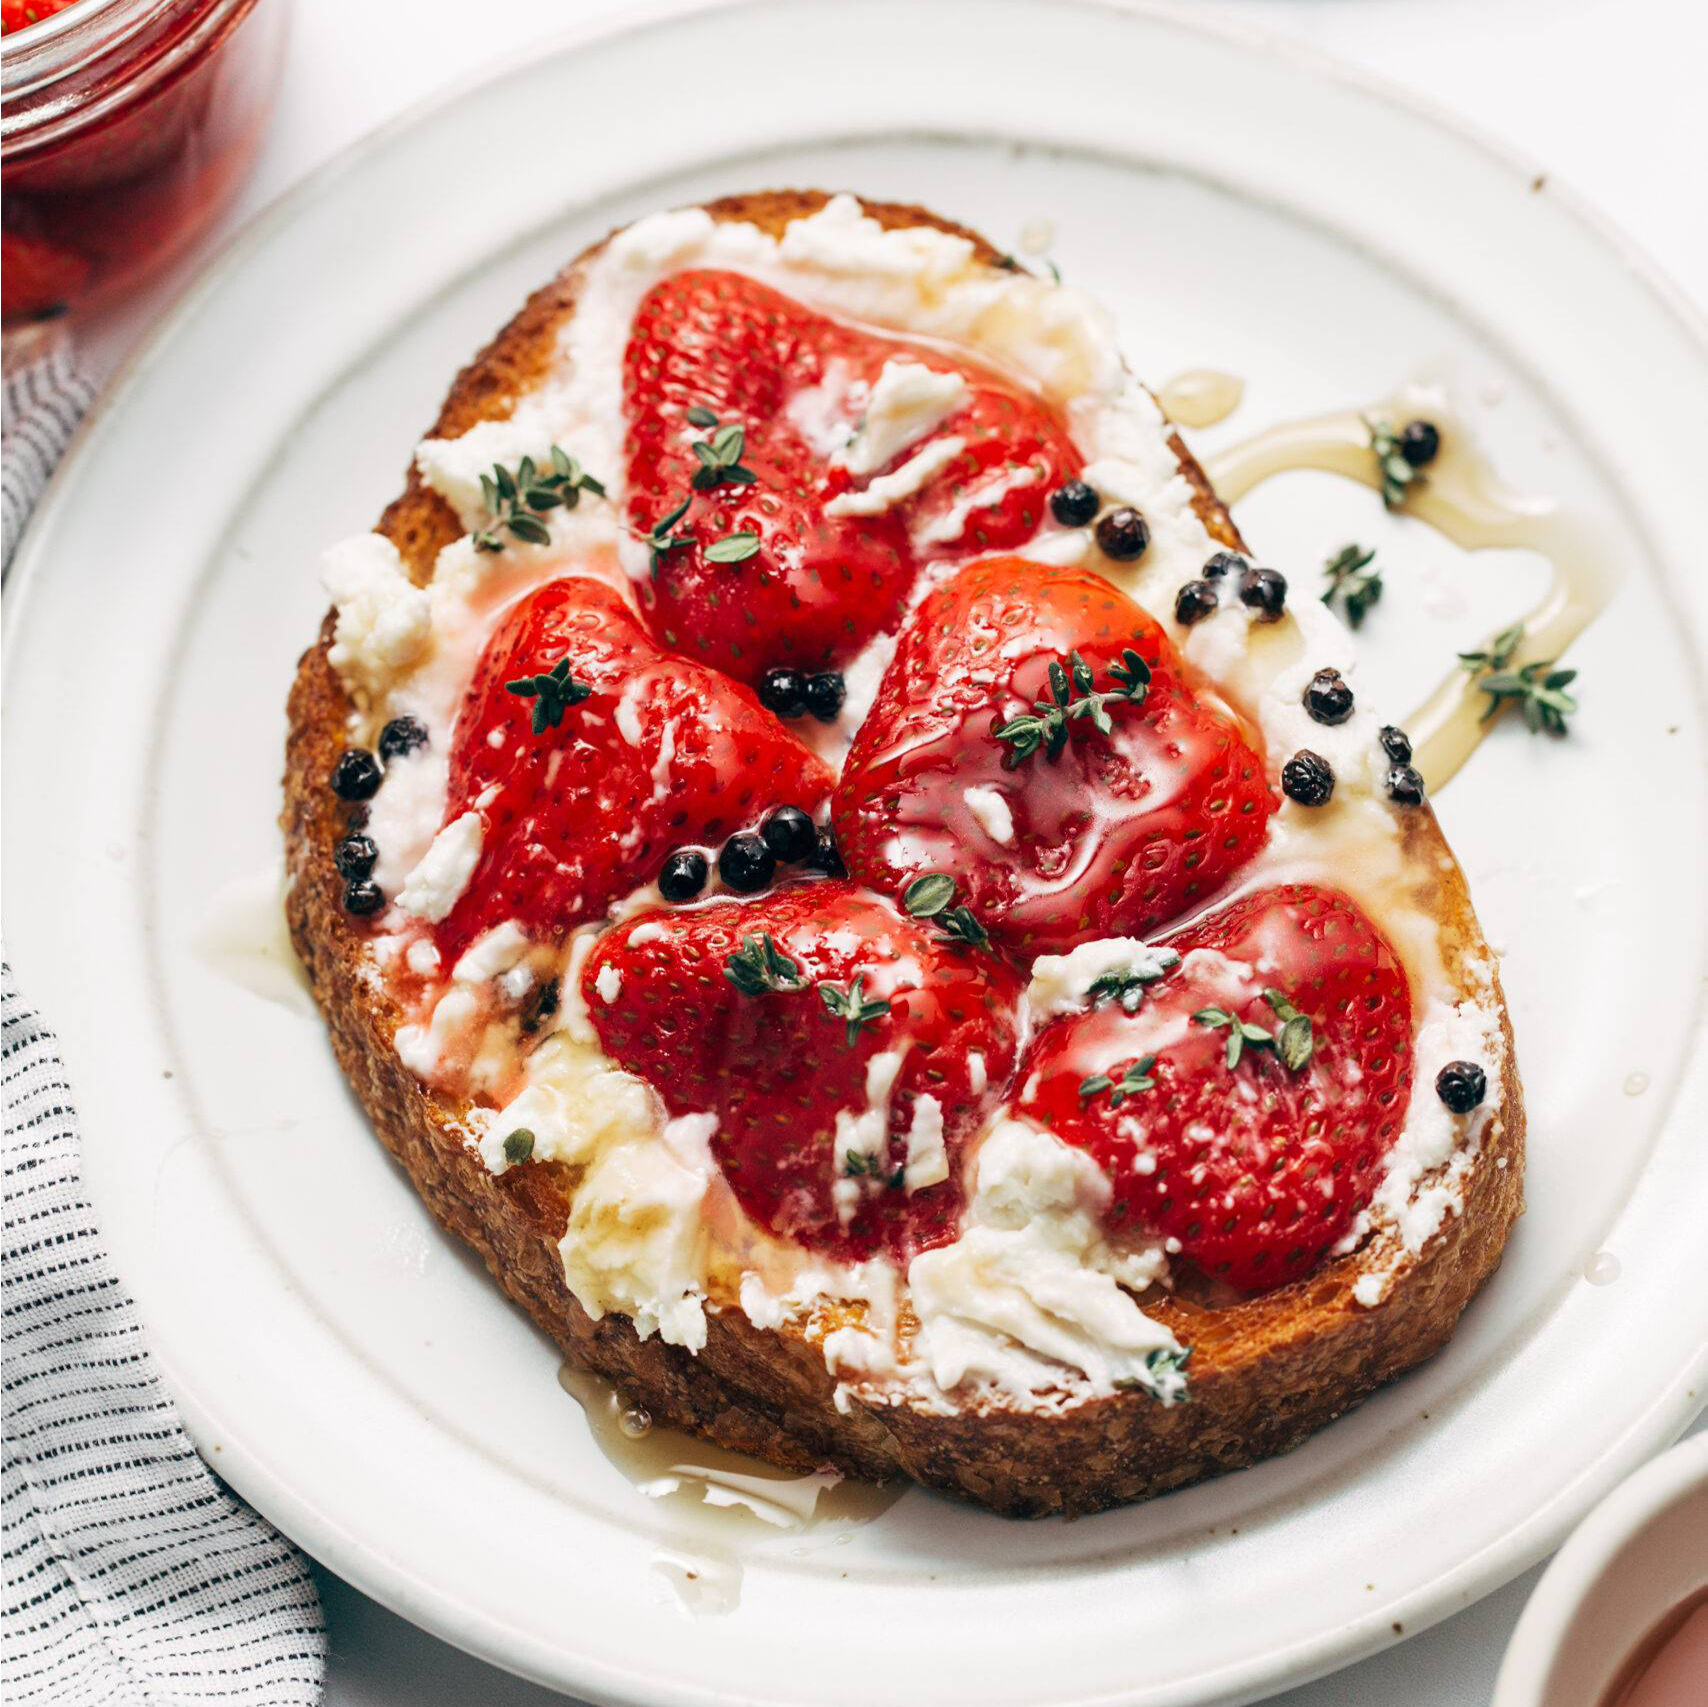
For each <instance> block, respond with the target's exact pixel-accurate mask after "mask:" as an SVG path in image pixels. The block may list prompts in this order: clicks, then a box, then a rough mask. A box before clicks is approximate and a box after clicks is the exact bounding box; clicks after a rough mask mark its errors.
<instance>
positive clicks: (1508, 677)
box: [1477, 658, 1578, 735]
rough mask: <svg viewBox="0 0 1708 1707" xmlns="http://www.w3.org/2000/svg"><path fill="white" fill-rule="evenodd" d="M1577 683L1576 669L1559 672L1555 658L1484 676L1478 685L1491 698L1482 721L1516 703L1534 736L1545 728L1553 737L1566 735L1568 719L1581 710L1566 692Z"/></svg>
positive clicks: (1527, 727) (1525, 724)
mask: <svg viewBox="0 0 1708 1707" xmlns="http://www.w3.org/2000/svg"><path fill="white" fill-rule="evenodd" d="M1576 680H1577V671H1576V670H1556V669H1555V668H1554V660H1553V659H1552V658H1546V659H1543V660H1542V661H1541V662H1540V663H1535V664H1526V665H1525V666H1524V668H1523V669H1521V670H1503V671H1500V672H1499V673H1497V674H1495V675H1492V676H1484V677H1483V679H1482V680H1481V681H1480V682H1478V683H1477V686H1478V687H1479V688H1480V689H1481V690H1482V691H1483V692H1484V693H1486V694H1487V695H1488V696H1489V708H1488V710H1487V711H1485V712H1484V713H1483V717H1482V720H1483V722H1485V723H1487V722H1488V720H1489V719H1490V718H1491V717H1493V716H1494V714H1495V713H1496V712H1497V711H1499V710H1500V708H1501V707H1502V706H1503V705H1504V704H1505V703H1506V702H1507V701H1508V700H1517V701H1518V706H1519V710H1520V712H1521V713H1522V714H1523V717H1524V726H1525V728H1526V729H1528V730H1529V731H1530V733H1531V734H1532V735H1535V734H1538V733H1540V732H1541V731H1542V730H1544V729H1545V730H1547V732H1548V733H1549V734H1550V735H1564V734H1565V732H1566V719H1567V718H1568V717H1569V716H1570V715H1571V714H1572V713H1573V712H1574V711H1576V710H1577V708H1578V702H1577V701H1576V700H1575V699H1573V698H1572V696H1571V695H1570V694H1569V693H1566V692H1565V691H1564V690H1565V688H1566V687H1567V685H1568V684H1570V683H1571V682H1574V681H1576Z"/></svg>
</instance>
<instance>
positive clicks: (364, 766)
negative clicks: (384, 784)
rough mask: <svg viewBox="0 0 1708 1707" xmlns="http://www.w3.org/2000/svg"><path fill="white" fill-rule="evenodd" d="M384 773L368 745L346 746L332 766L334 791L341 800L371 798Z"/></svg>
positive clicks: (377, 790) (377, 788) (377, 789)
mask: <svg viewBox="0 0 1708 1707" xmlns="http://www.w3.org/2000/svg"><path fill="white" fill-rule="evenodd" d="M383 776H384V773H383V772H382V771H381V770H380V762H379V760H378V759H376V758H375V757H374V755H373V754H372V753H370V752H369V751H368V749H367V748H366V747H346V748H345V749H344V751H343V752H341V753H340V754H339V755H338V763H337V764H335V765H334V766H333V767H332V792H333V793H334V794H336V795H337V796H338V798H339V799H340V800H371V799H372V798H373V797H374V795H375V794H377V793H378V792H379V786H380V782H381V779H382V777H383Z"/></svg>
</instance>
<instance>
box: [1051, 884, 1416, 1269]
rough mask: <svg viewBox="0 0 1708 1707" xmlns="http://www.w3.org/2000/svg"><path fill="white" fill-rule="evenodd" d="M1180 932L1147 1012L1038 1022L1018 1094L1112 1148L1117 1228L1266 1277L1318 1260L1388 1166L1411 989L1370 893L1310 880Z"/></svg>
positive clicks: (1103, 1151)
mask: <svg viewBox="0 0 1708 1707" xmlns="http://www.w3.org/2000/svg"><path fill="white" fill-rule="evenodd" d="M1168 943H1169V945H1170V946H1171V947H1173V948H1174V949H1176V950H1177V951H1178V952H1179V953H1180V954H1181V956H1182V959H1181V961H1180V963H1179V964H1178V965H1177V966H1176V967H1175V968H1174V969H1173V970H1172V971H1171V972H1168V973H1166V974H1165V975H1164V976H1163V977H1162V978H1161V979H1160V980H1158V981H1156V982H1154V983H1151V984H1149V985H1148V986H1147V987H1146V989H1145V993H1144V995H1143V997H1142V999H1141V1000H1138V1001H1137V1002H1136V1004H1135V1005H1134V1009H1133V1011H1131V1012H1129V1011H1127V1009H1126V1008H1125V1007H1123V1006H1122V1005H1121V1003H1120V1002H1119V1001H1116V1000H1104V1001H1101V1002H1099V1004H1098V1005H1096V1006H1094V1007H1090V1008H1089V1009H1088V1011H1087V1012H1085V1013H1084V1014H1079V1015H1073V1016H1070V1017H1068V1018H1065V1019H1061V1020H1058V1021H1057V1022H1056V1023H1054V1024H1052V1025H1050V1026H1048V1027H1047V1028H1046V1029H1045V1030H1044V1031H1043V1032H1041V1033H1040V1034H1039V1036H1038V1038H1037V1040H1036V1042H1035V1043H1034V1044H1033V1045H1032V1049H1031V1052H1030V1054H1029V1055H1028V1057H1027V1059H1026V1061H1025V1063H1024V1065H1023V1067H1022V1083H1023V1084H1024V1086H1025V1094H1024V1095H1023V1096H1022V1099H1021V1101H1020V1104H1019V1107H1020V1110H1021V1112H1022V1113H1024V1114H1026V1115H1029V1116H1031V1117H1032V1118H1033V1119H1035V1120H1037V1121H1039V1122H1040V1123H1041V1124H1043V1125H1045V1126H1048V1127H1049V1128H1050V1130H1051V1131H1053V1132H1055V1133H1057V1134H1058V1135H1059V1136H1060V1137H1062V1138H1063V1139H1065V1140H1066V1141H1067V1142H1068V1143H1070V1144H1076V1145H1079V1146H1080V1147H1082V1148H1083V1149H1085V1150H1087V1151H1089V1152H1090V1154H1091V1155H1092V1156H1094V1157H1095V1158H1096V1160H1097V1162H1098V1164H1099V1165H1100V1166H1101V1167H1102V1169H1103V1171H1104V1172H1105V1173H1106V1174H1107V1175H1108V1177H1109V1181H1110V1184H1111V1185H1112V1187H1113V1188H1114V1189H1113V1194H1112V1196H1111V1199H1110V1205H1109V1209H1108V1212H1107V1219H1108V1224H1109V1226H1110V1227H1111V1228H1112V1229H1115V1230H1118V1231H1131V1230H1138V1231H1142V1232H1146V1233H1151V1234H1156V1235H1161V1236H1165V1237H1172V1238H1175V1239H1178V1240H1179V1241H1180V1246H1181V1254H1182V1255H1183V1256H1184V1257H1185V1258H1186V1259H1187V1260H1188V1261H1190V1262H1192V1263H1193V1264H1195V1265H1196V1266H1197V1267H1198V1268H1199V1269H1200V1270H1201V1271H1202V1272H1204V1273H1205V1274H1208V1275H1212V1276H1216V1277H1219V1278H1222V1279H1224V1280H1227V1281H1229V1282H1231V1283H1232V1284H1233V1285H1234V1286H1236V1287H1239V1288H1241V1289H1243V1290H1246V1291H1252V1292H1258V1291H1268V1290H1269V1289H1271V1288H1273V1287H1276V1286H1280V1285H1283V1284H1284V1283H1285V1282H1287V1281H1289V1280H1294V1279H1297V1278H1298V1277H1299V1276H1300V1275H1302V1274H1306V1273H1308V1272H1309V1271H1310V1270H1311V1269H1312V1268H1313V1267H1314V1266H1315V1265H1316V1264H1317V1263H1318V1262H1320V1261H1321V1260H1322V1258H1323V1257H1324V1255H1325V1254H1326V1253H1327V1252H1328V1250H1329V1249H1330V1247H1331V1246H1333V1245H1334V1244H1335V1243H1336V1241H1338V1240H1339V1239H1340V1238H1341V1237H1342V1236H1343V1235H1344V1234H1345V1233H1346V1231H1347V1229H1348V1228H1349V1227H1350V1226H1351V1225H1352V1221H1353V1218H1354V1217H1355V1216H1356V1215H1357V1213H1358V1212H1359V1210H1361V1209H1363V1208H1364V1207H1365V1206H1366V1205H1367V1204H1368V1203H1369V1201H1370V1197H1371V1194H1372V1193H1373V1192H1374V1190H1375V1188H1376V1186H1377V1184H1378V1182H1379V1180H1380V1178H1381V1166H1382V1161H1383V1158H1384V1157H1385V1156H1386V1155H1387V1153H1388V1151H1389V1150H1390V1148H1391V1147H1392V1146H1393V1143H1394V1140H1395V1138H1396V1137H1398V1135H1399V1131H1400V1127H1401V1125H1402V1124H1403V1122H1404V1120H1405V1113H1406V1105H1407V1103H1408V1102H1409V1101H1410V1098H1411V1084H1412V1011H1411V991H1410V988H1409V986H1408V984H1407V982H1406V975H1405V972H1404V970H1403V969H1402V968H1401V966H1400V964H1399V961H1398V960H1397V959H1396V958H1395V956H1394V952H1393V950H1392V948H1390V947H1389V945H1388V943H1387V942H1386V941H1385V940H1384V939H1383V937H1382V936H1381V934H1380V933H1379V932H1378V931H1377V930H1376V928H1375V926H1374V925H1372V924H1371V923H1370V921H1369V919H1367V918H1366V917H1365V916H1364V914H1363V913H1362V912H1361V911H1360V910H1359V908H1358V907H1357V906H1355V905H1354V904H1353V903H1352V902H1351V901H1350V900H1348V899H1347V897H1346V896H1344V895H1342V894H1339V893H1338V892H1336V891H1334V890H1329V889H1321V888H1318V887H1316V886H1315V885H1312V884H1304V883H1298V884H1288V885H1285V886H1284V887H1281V888H1275V889H1263V890H1258V891H1256V892H1255V893H1253V894H1250V895H1247V896H1245V897H1243V898H1242V899H1240V900H1238V901H1236V902H1234V903H1233V904H1232V905H1231V906H1228V907H1225V908H1222V909H1221V910H1219V911H1217V912H1215V913H1212V914H1210V915H1209V916H1208V917H1206V918H1204V919H1202V920H1200V921H1199V922H1197V923H1196V924H1194V925H1192V926H1190V927H1189V928H1188V929H1186V930H1184V931H1182V932H1180V933H1179V934H1178V935H1177V936H1174V937H1171V938H1169V939H1168ZM1129 1000H1131V998H1129ZM1294 1010H1296V1011H1297V1013H1298V1014H1300V1015H1303V1016H1304V1020H1303V1021H1301V1020H1299V1019H1295V1018H1291V1017H1290V1016H1291V1015H1292V1013H1293V1012H1294ZM1235 1018H1237V1019H1238V1020H1239V1022H1240V1034H1239V1038H1238V1041H1237V1044H1236V1043H1235V1041H1234V1037H1233V1033H1234V1026H1233V1020H1234V1019H1235ZM1305 1021H1308V1025H1306V1024H1305V1023H1304V1022H1305ZM1307 1039H1308V1044H1307ZM1307 1049H1308V1053H1307ZM1230 1060H1231V1062H1232V1064H1231V1065H1230Z"/></svg>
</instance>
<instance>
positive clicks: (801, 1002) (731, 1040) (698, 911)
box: [582, 882, 1019, 1261]
mask: <svg viewBox="0 0 1708 1707" xmlns="http://www.w3.org/2000/svg"><path fill="white" fill-rule="evenodd" d="M613 986H614V991H613ZM582 988H583V993H584V995H585V997H586V1000H587V1004H588V1008H589V1010H590V1012H591V1014H592V1016H593V1023H594V1026H595V1027H596V1028H597V1030H598V1033H599V1040H600V1043H601V1044H602V1045H603V1047H604V1049H605V1051H606V1053H607V1054H609V1055H610V1056H612V1057H613V1058H614V1059H615V1060H616V1061H618V1062H620V1063H621V1064H622V1065H623V1066H625V1067H627V1068H628V1069H629V1070H630V1071H631V1072H634V1073H638V1074H639V1075H640V1076H641V1077H642V1078H644V1079H646V1080H647V1081H648V1082H649V1083H650V1084H651V1085H652V1086H653V1087H654V1088H655V1089H656V1090H657V1091H658V1094H659V1095H660V1096H661V1097H662V1098H663V1099H664V1103H665V1106H666V1107H667V1108H668V1109H669V1110H670V1112H671V1114H672V1115H682V1114H691V1113H710V1114H715V1115H716V1116H717V1120H718V1126H717V1131H716V1133H715V1134H714V1136H713V1138H712V1152H713V1154H714V1155H715V1156H716V1158H717V1161H718V1163H719V1165H720V1166H721V1167H722V1169H723V1171H724V1175H725V1177H726V1178H727V1179H728V1181H729V1183H730V1187H731V1189H732V1190H733V1191H734V1193H735V1195H736V1197H737V1199H738V1200H739V1201H740V1203H741V1205H742V1206H743V1208H745V1209H746V1211H747V1212H748V1214H749V1215H751V1216H752V1217H753V1218H754V1219H755V1220H756V1221H759V1222H761V1223H763V1224H764V1225H765V1226H766V1227H769V1228H770V1229H771V1230H772V1231H773V1232H775V1233H778V1234H781V1235H782V1236H783V1237H785V1238H789V1239H793V1240H795V1241H797V1242H798V1243H800V1244H802V1245H805V1246H807V1247H809V1248H810V1249H813V1250H817V1251H824V1252H826V1253H828V1254H830V1255H833V1256H835V1257H838V1258H840V1259H844V1260H849V1261H858V1260H861V1259H863V1258H865V1257H868V1256H870V1255H872V1254H873V1252H874V1251H878V1250H883V1251H886V1252H888V1253H889V1254H890V1255H891V1256H892V1257H894V1258H895V1259H896V1260H897V1261H905V1260H906V1259H907V1258H908V1257H909V1256H910V1255H911V1254H912V1253H913V1252H915V1251H918V1250H922V1249H924V1248H926V1247H928V1246H930V1245H934V1244H941V1243H943V1242H944V1241H945V1240H947V1239H950V1238H952V1237H953V1236H954V1234H955V1230H956V1227H957V1225H958V1223H959V1219H960V1211H961V1205H962V1200H963V1188H962V1183H961V1165H960V1164H961V1155H962V1151H963V1149H964V1147H965V1145H966V1142H967V1140H968V1139H969V1138H970V1137H971V1136H972V1135H973V1133H974V1132H975V1131H976V1130H977V1129H978V1127H979V1125H980V1123H981V1122H982V1121H983V1119H984V1117H985V1116H986V1115H987V1114H988V1112H989V1111H990V1109H991V1108H992V1106H993V1105H994V1103H995V1100H996V1098H997V1097H998V1096H1000V1094H1001V1092H1002V1088H1003V1086H1004V1085H1005V1084H1006V1083H1007V1080H1008V1077H1009V1074H1010V1072H1011V1071H1012V1069H1013V1065H1014V1056H1015V1030H1014V1011H1015V1002H1016V1000H1017V997H1018V993H1019V985H1018V981H1017V979H1016V978H1015V976H1014V974H1013V973H1012V972H1011V971H1009V970H1008V969H1007V967H1005V966H1004V965H1002V964H1001V963H999V962H998V961H996V960H995V959H994V958H992V957H991V956H989V955H986V954H982V953H979V952H976V951H973V950H971V949H968V948H966V947H963V946H959V945H957V944H956V943H955V942H954V941H953V939H951V938H950V937H948V936H947V935H944V934H941V933H938V932H935V931H933V930H932V929H931V928H930V927H929V926H927V925H926V924H925V923H923V922H921V921H917V920H913V919H909V918H905V917H903V916H901V915H900V914H898V913H897V912H896V911H895V909H894V908H892V907H891V906H890V905H889V904H888V903H887V902H884V901H882V900H880V899H878V897H877V896H875V895H870V894H866V893H864V892H862V891H860V890H857V889H855V888H854V887H853V886H852V885H851V884H848V883H843V882H816V883H815V882H808V883H797V884H794V885H791V886H790V887H788V888H786V889H781V890H777V891H774V892H772V893H771V894H768V895H765V896H762V897H759V898H758V899H755V900H752V901H746V902H729V901H715V902H711V903H709V904H707V905H704V906H700V907H694V908H691V909H688V910H685V911H681V912H668V913H652V914H648V915H644V916H642V917H640V918H636V919H632V920H630V921H628V922H626V923H625V924H622V925H619V926H617V927H616V928H615V929H613V930H611V931H608V932H607V933H606V934H605V935H604V936H603V937H601V938H600V939H599V944H598V947H597V948H596V949H595V950H594V951H593V953H592V955H591V956H590V957H589V959H588V962H587V966H586V968H585V971H584V974H583V979H582ZM607 993H611V994H610V1000H609V1001H607V1000H606V999H605V996H606V994H607Z"/></svg>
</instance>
